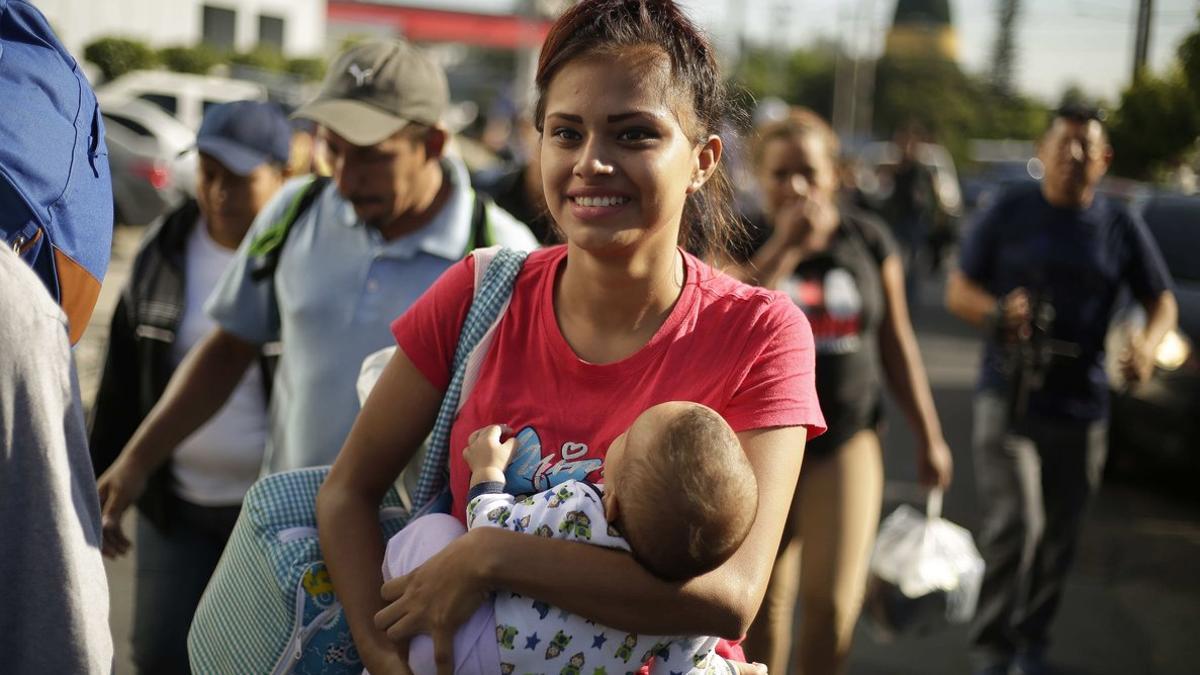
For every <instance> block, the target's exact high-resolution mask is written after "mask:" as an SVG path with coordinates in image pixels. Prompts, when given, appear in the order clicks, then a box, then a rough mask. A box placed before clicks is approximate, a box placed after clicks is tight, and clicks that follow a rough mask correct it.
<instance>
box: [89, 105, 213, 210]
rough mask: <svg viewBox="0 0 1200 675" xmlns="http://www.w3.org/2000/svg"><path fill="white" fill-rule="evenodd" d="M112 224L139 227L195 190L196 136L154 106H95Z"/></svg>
mask: <svg viewBox="0 0 1200 675" xmlns="http://www.w3.org/2000/svg"><path fill="white" fill-rule="evenodd" d="M100 112H101V114H102V115H103V116H104V128H105V137H104V140H105V143H106V144H107V146H108V159H109V168H110V170H111V173H112V181H113V212H114V217H115V219H116V222H117V223H121V224H126V225H143V224H146V223H149V222H150V221H152V220H154V219H155V218H157V217H158V216H159V215H160V214H162V213H163V212H164V211H166V210H167V209H168V208H170V207H171V206H173V205H174V204H176V203H178V202H179V201H180V200H182V199H183V198H184V197H186V196H187V195H190V194H192V193H193V192H194V190H195V187H194V186H195V183H196V157H195V153H194V152H189V150H190V149H191V147H192V145H193V144H194V143H195V140H196V136H195V134H194V133H193V132H192V130H191V129H189V128H188V127H187V126H185V125H184V124H183V123H182V122H180V121H179V120H176V119H175V118H174V117H171V116H170V115H168V114H166V113H165V112H163V111H162V110H160V109H159V108H158V107H156V106H154V105H152V104H150V103H147V102H145V101H140V100H137V99H132V100H128V101H124V102H122V103H118V104H114V105H112V106H105V105H103V104H102V105H101V108H100Z"/></svg>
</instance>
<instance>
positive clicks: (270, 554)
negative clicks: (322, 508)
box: [188, 247, 526, 675]
mask: <svg viewBox="0 0 1200 675" xmlns="http://www.w3.org/2000/svg"><path fill="white" fill-rule="evenodd" d="M473 255H474V256H475V281H476V283H475V297H474V299H473V301H472V303H471V308H470V310H468V312H467V318H466V321H465V322H464V324H463V327H462V333H461V334H460V335H459V338H458V346H457V348H456V349H455V353H454V362H453V373H454V374H453V376H452V378H451V381H450V386H449V387H448V388H447V390H446V394H445V397H444V398H443V400H442V405H441V409H440V410H439V411H438V416H437V421H436V423H435V424H434V428H433V433H432V434H431V436H430V438H429V441H428V443H427V446H426V452H425V456H424V460H423V461H422V463H421V472H420V476H419V479H418V481H417V485H416V489H415V491H414V492H413V493H412V494H411V495H409V496H410V497H411V503H412V504H413V505H414V507H415V508H414V509H413V510H411V511H410V510H409V509H408V508H406V507H405V506H404V505H403V503H402V502H401V500H400V497H399V495H398V494H397V493H396V490H395V489H391V490H389V491H388V493H387V495H385V497H384V499H383V503H382V504H381V506H380V510H379V529H380V536H381V537H383V539H384V541H386V540H387V539H388V538H390V537H391V536H392V535H394V534H395V533H396V532H399V531H400V529H401V528H403V527H404V525H405V524H406V523H408V521H409V520H411V519H412V518H414V517H416V516H418V515H421V514H423V513H429V512H437V511H441V512H446V511H448V510H449V505H450V498H449V497H450V493H449V488H448V485H447V483H448V474H449V464H448V452H447V451H448V449H449V441H450V427H451V425H452V424H453V423H454V419H455V417H456V416H457V414H458V410H459V407H460V406H461V403H462V401H461V400H460V399H461V394H462V392H463V391H469V390H470V388H471V386H472V384H473V381H474V378H475V376H476V375H477V374H478V369H479V364H480V363H481V362H482V359H483V357H484V355H485V354H486V352H487V348H488V346H489V345H490V342H491V336H492V334H493V333H494V329H495V326H496V325H497V324H498V323H499V320H500V317H502V316H503V314H504V311H505V309H506V308H507V306H508V301H509V298H510V296H511V294H512V288H513V283H514V281H515V279H516V277H517V274H518V273H519V272H520V270H521V266H522V265H523V264H524V262H525V255H526V254H525V253H524V252H523V251H515V250H512V249H504V248H499V247H492V248H488V249H480V250H477V251H475V253H474V254H473ZM328 473H329V467H316V468H310V469H300V470H297V471H288V472H285V473H280V474H275V475H273V476H267V477H265V478H263V479H261V480H259V481H258V482H257V483H255V484H254V486H253V487H251V488H250V491H249V492H247V493H246V498H245V501H244V502H243V504H242V511H241V514H240V515H239V516H238V521H237V525H236V526H235V527H234V530H233V534H232V535H231V536H230V538H229V543H228V544H226V546H225V553H224V554H223V555H222V556H221V561H220V563H219V564H218V565H217V569H216V571H215V572H214V573H213V577H212V580H211V581H209V584H208V588H207V589H206V590H205V592H204V597H203V598H201V600H200V605H199V607H197V609H196V615H195V618H194V619H193V620H192V627H191V631H190V632H189V633H188V655H189V657H190V659H191V664H192V670H193V671H195V672H197V673H201V674H203V675H208V674H209V673H214V674H220V675H246V674H254V673H264V674H265V673H272V674H273V675H274V674H279V675H282V674H284V673H290V674H296V675H309V674H314V675H315V674H316V673H322V674H326V675H328V674H341V673H345V674H347V675H348V674H350V673H354V674H355V675H357V674H358V673H360V672H362V668H363V665H362V660H361V659H360V658H359V655H358V651H357V650H356V649H355V647H354V642H353V640H352V639H351V636H350V626H349V624H348V623H347V622H346V618H345V616H344V615H343V613H342V606H341V603H340V602H338V600H337V597H336V596H335V595H334V589H333V584H332V582H331V581H330V579H329V572H328V570H327V569H326V568H325V563H324V562H323V561H322V556H321V549H320V546H319V543H318V541H317V527H316V525H317V522H316V498H317V490H318V489H319V488H320V487H321V483H322V482H324V480H325V476H326V475H328ZM417 505H420V506H417Z"/></svg>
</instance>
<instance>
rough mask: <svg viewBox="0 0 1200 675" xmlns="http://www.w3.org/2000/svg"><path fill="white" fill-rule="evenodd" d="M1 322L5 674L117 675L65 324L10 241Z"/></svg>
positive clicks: (0, 636) (3, 250)
mask: <svg viewBox="0 0 1200 675" xmlns="http://www.w3.org/2000/svg"><path fill="white" fill-rule="evenodd" d="M0 317H4V318H3V320H0V533H2V534H0V579H2V580H3V583H4V590H3V591H0V605H2V606H3V611H0V653H3V663H4V665H3V667H2V668H0V669H2V670H3V671H4V672H6V673H31V674H33V673H109V672H112V654H113V646H112V636H111V634H110V633H109V629H108V582H107V581H106V580H105V577H104V565H103V563H102V562H101V559H100V502H99V499H98V498H97V496H96V487H95V485H96V484H95V481H94V480H93V478H92V471H91V465H92V460H91V457H89V456H88V449H87V435H86V432H85V429H84V422H83V411H82V409H81V406H80V403H79V382H78V380H77V379H76V375H75V366H74V363H73V362H72V357H71V348H70V346H69V345H68V341H67V327H66V317H65V315H64V314H63V311H62V309H60V308H59V306H58V305H57V304H56V303H55V302H54V300H53V299H51V297H50V295H49V293H47V291H46V289H45V287H44V286H43V285H42V282H41V280H40V279H38V278H37V276H36V275H35V274H34V273H33V271H32V270H30V269H29V268H28V267H27V266H26V265H25V263H24V262H22V260H21V259H20V258H18V257H17V256H16V254H15V253H13V252H12V251H11V250H9V249H8V247H5V246H0Z"/></svg>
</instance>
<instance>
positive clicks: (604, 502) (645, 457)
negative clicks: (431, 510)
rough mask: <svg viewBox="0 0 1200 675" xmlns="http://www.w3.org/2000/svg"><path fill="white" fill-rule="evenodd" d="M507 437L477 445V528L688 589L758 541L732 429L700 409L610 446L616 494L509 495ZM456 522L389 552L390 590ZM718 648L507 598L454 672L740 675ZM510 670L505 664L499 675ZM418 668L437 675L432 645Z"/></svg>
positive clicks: (667, 409)
mask: <svg viewBox="0 0 1200 675" xmlns="http://www.w3.org/2000/svg"><path fill="white" fill-rule="evenodd" d="M503 433H504V427H501V426H498V425H492V426H489V427H485V428H483V429H480V430H478V431H476V432H475V433H473V434H472V435H471V437H470V440H469V444H468V447H467V448H466V450H465V451H464V453H463V454H464V456H465V458H466V460H467V464H468V465H469V466H470V468H471V483H470V485H471V491H470V495H469V501H468V504H467V526H468V527H469V528H475V527H500V528H505V529H509V530H512V531H515V532H527V533H529V534H533V535H536V536H544V537H554V538H558V539H567V540H574V541H579V542H584V543H589V544H594V545H597V546H605V547H608V548H616V549H621V550H625V551H629V552H630V553H631V554H632V555H633V556H634V558H635V559H637V561H638V562H639V563H640V564H641V565H642V566H643V567H645V568H646V569H647V570H649V571H650V572H651V573H652V574H654V575H656V576H658V577H660V578H662V579H665V580H669V581H683V580H686V579H690V578H692V577H695V576H698V575H701V574H704V573H705V572H708V571H710V570H713V569H715V568H717V567H719V566H720V565H721V564H722V563H724V562H725V561H726V560H727V559H728V558H729V557H730V556H731V555H733V553H734V551H736V550H737V549H738V547H739V546H741V544H742V541H743V540H744V539H745V538H746V535H747V534H748V533H749V531H750V527H751V525H753V523H754V518H755V515H756V513H757V510H758V485H757V482H756V481H755V478H754V472H753V470H752V469H751V467H750V463H749V461H747V459H746V456H745V454H744V453H743V452H742V446H741V444H740V443H739V442H738V440H737V437H736V436H735V435H734V433H733V430H732V429H730V428H729V425H728V424H726V422H725V420H724V419H722V418H721V416H720V415H718V414H717V413H716V412H714V411H712V410H710V409H709V408H706V407H705V406H702V405H699V404H696V403H681V402H672V403H662V404H659V405H656V406H653V407H651V408H649V409H647V410H646V411H644V412H643V413H642V414H641V415H639V416H638V418H637V419H636V420H634V422H633V425H631V426H630V427H629V429H627V430H626V431H625V433H623V434H621V435H620V436H618V437H617V438H616V440H614V441H613V442H612V445H610V446H609V449H608V453H607V455H606V457H605V463H604V485H603V486H595V485H592V484H590V483H585V482H581V481H576V480H568V481H566V482H563V483H560V484H559V485H557V486H555V487H553V488H551V489H549V490H546V491H545V492H540V493H537V494H533V495H529V496H525V497H523V498H520V499H518V498H515V497H513V496H512V495H508V494H505V492H504V469H505V467H506V466H507V465H508V462H509V461H510V458H511V456H512V452H513V447H514V445H515V443H514V441H513V440H512V439H509V440H507V441H505V442H501V438H502V435H503ZM463 531H464V530H463V528H462V525H461V524H460V523H459V522H458V521H457V520H456V519H454V518H453V517H451V516H447V515H441V514H437V515H430V516H425V517H422V518H418V519H417V520H415V521H413V522H412V523H410V524H409V525H408V526H407V527H406V528H404V530H402V531H401V532H400V534H398V535H396V536H395V537H393V538H392V539H391V541H390V542H388V547H387V555H386V558H385V560H384V565H383V574H384V579H385V581H386V580H388V579H392V578H395V577H397V576H401V575H404V574H407V573H408V572H411V571H412V570H414V569H416V568H417V567H419V566H420V564H421V563H422V562H424V561H425V560H426V559H428V558H429V557H430V556H432V555H433V554H434V553H436V552H437V551H438V550H440V549H441V548H443V547H444V546H446V545H447V544H448V543H449V542H450V541H452V540H453V539H454V538H455V537H457V536H460V535H461V534H462V533H463ZM716 642H717V639H716V638H711V637H695V636H692V637H683V636H676V637H664V636H651V635H634V634H630V633H625V632H623V631H618V630H616V629H612V628H606V627H604V626H600V625H597V624H595V623H593V622H591V621H588V620H586V619H584V618H582V617H579V616H575V615H573V614H570V613H568V612H566V611H560V610H558V609H557V608H554V607H551V606H550V605H548V604H547V603H544V602H539V601H536V600H532V599H530V598H526V597H524V596H521V595H518V594H516V593H510V592H501V593H497V594H496V598H495V601H494V603H491V604H490V605H489V604H488V603H485V604H484V606H483V607H481V608H480V609H479V610H478V611H477V612H476V613H475V615H474V616H472V617H471V619H470V620H469V621H468V622H467V623H466V624H464V625H463V626H462V627H461V628H460V629H459V631H458V633H457V634H456V636H455V640H454V655H455V661H456V663H455V671H454V672H455V673H459V674H460V675H463V674H472V675H473V674H475V673H478V674H480V675H483V674H485V673H496V672H499V673H553V674H555V675H578V674H580V673H585V672H586V673H593V672H608V673H613V674H615V673H626V672H634V671H636V670H637V669H638V668H639V667H640V666H641V664H643V663H645V662H647V661H649V660H650V659H651V657H653V663H652V664H651V668H650V672H651V673H652V674H657V673H664V674H665V673H672V672H674V673H722V674H734V675H736V674H737V673H738V672H739V668H738V667H737V666H735V665H734V664H732V663H730V662H727V661H725V660H724V659H722V658H721V657H719V656H717V655H716V654H715V653H714V651H713V647H714V646H715V645H716ZM497 664H498V665H497ZM409 665H410V667H411V668H412V670H413V672H414V673H416V674H417V675H423V674H424V673H433V672H435V671H436V667H435V665H434V661H433V647H432V641H431V640H430V639H429V638H428V637H427V636H419V638H418V639H416V640H413V642H412V645H411V647H410V650H409Z"/></svg>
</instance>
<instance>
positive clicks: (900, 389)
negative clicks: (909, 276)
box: [879, 255, 953, 488]
mask: <svg viewBox="0 0 1200 675" xmlns="http://www.w3.org/2000/svg"><path fill="white" fill-rule="evenodd" d="M880 276H881V278H882V281H883V294H884V301H885V302H884V305H885V307H886V311H885V312H884V318H883V323H882V324H881V325H880V330H879V353H880V356H881V358H882V361H883V369H884V373H885V374H886V376H887V381H888V389H889V390H890V391H891V393H892V396H893V397H895V399H896V402H897V403H898V404H899V405H900V408H901V409H902V410H903V411H904V414H905V416H906V417H907V418H908V423H909V426H911V427H912V429H913V431H914V433H915V435H916V436H917V438H918V440H919V441H920V443H919V445H920V447H919V449H918V452H919V453H920V455H919V456H918V457H917V462H918V473H919V474H920V478H921V482H922V483H925V484H926V485H936V486H937V487H940V488H946V487H949V485H950V479H951V476H952V475H953V463H952V459H951V456H950V451H949V448H948V447H947V446H946V439H945V438H944V437H943V436H942V425H941V422H940V421H939V420H938V414H937V409H936V408H935V407H934V405H933V393H932V392H931V391H930V390H929V377H928V376H927V375H926V374H925V364H924V363H922V361H921V351H920V349H918V347H917V338H916V336H915V335H913V327H912V319H911V318H910V317H909V314H908V299H907V297H906V296H905V290H904V266H903V264H902V263H901V262H900V258H899V257H898V256H895V255H890V256H888V257H887V258H885V259H884V261H883V265H882V266H881V269H880Z"/></svg>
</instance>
